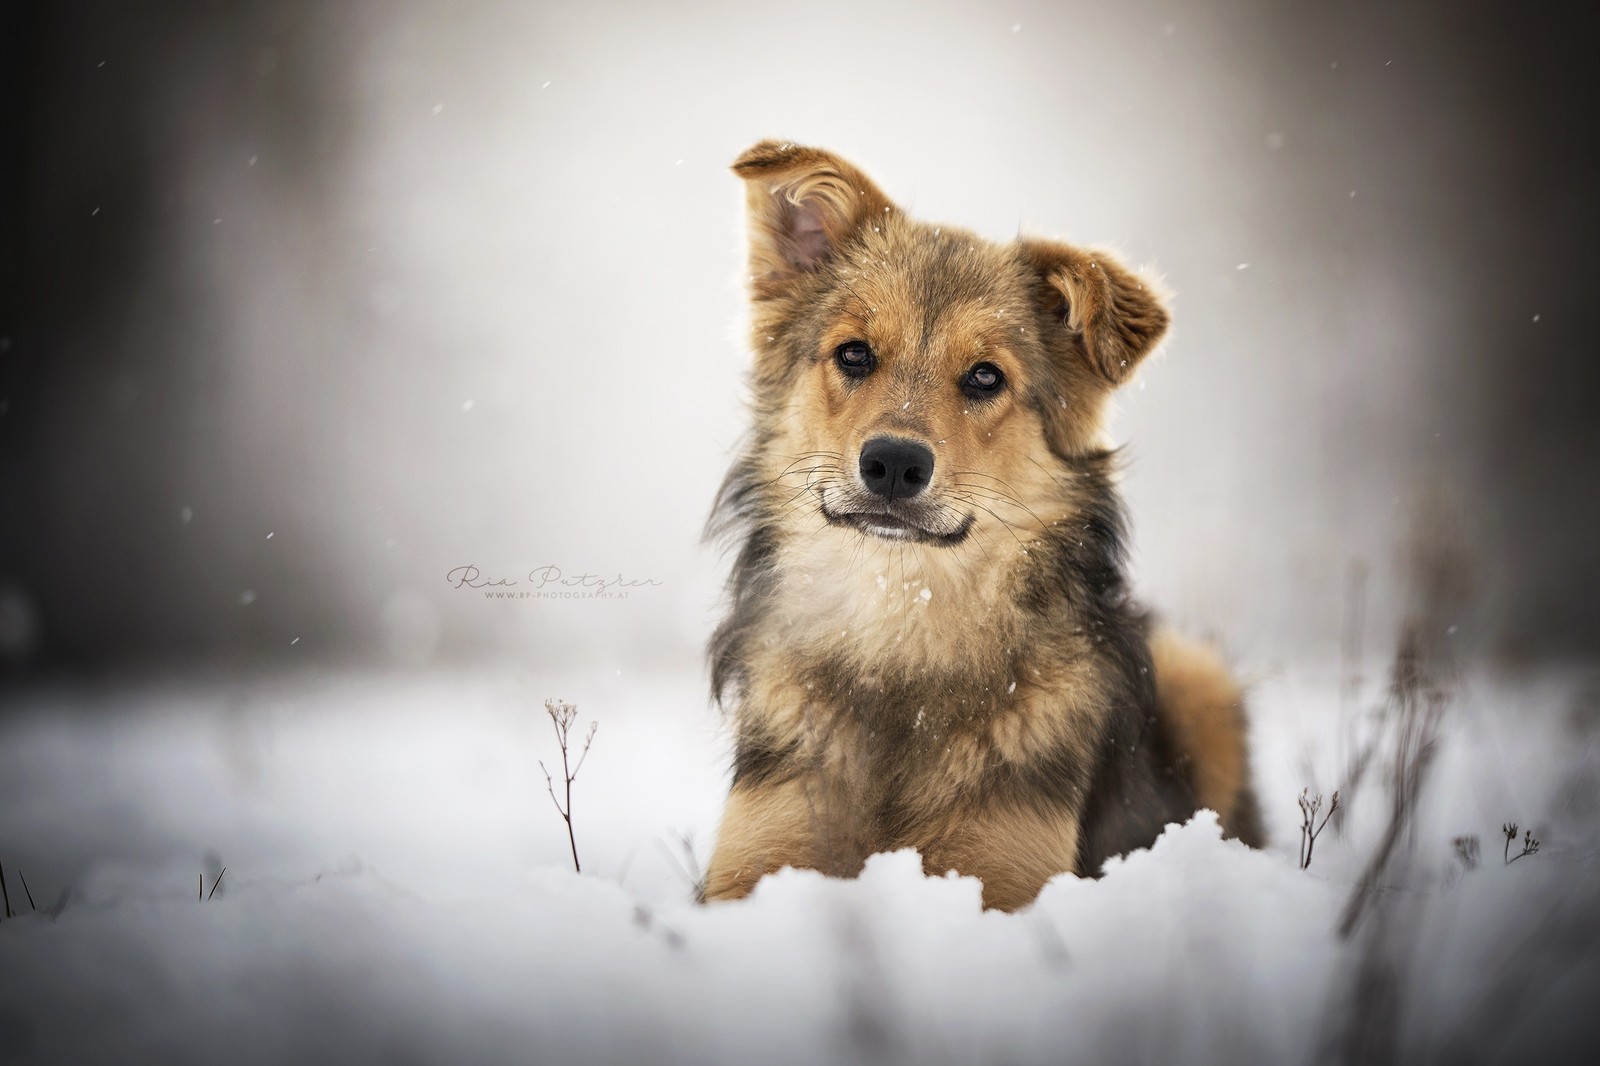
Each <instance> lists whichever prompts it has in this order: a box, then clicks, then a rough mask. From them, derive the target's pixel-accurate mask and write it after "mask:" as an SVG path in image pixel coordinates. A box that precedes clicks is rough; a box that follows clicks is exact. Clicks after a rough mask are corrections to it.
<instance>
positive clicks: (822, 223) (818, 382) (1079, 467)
mask: <svg viewBox="0 0 1600 1066" xmlns="http://www.w3.org/2000/svg"><path fill="white" fill-rule="evenodd" d="M733 169H734V172H735V173H736V174H738V175H739V176H740V177H741V178H743V179H744V181H745V183H746V187H747V191H748V200H749V213H750V214H749V230H750V234H749V236H750V289H751V297H752V301H753V305H754V311H753V319H754V320H753V330H752V339H753V344H754V349H755V367H754V373H753V376H752V387H753V391H754V408H755V427H754V432H753V434H752V436H751V438H750V440H749V441H748V443H747V445H746V446H745V448H744V450H743V451H742V452H741V454H740V455H739V457H738V459H737V461H736V462H735V464H734V466H733V469H732V470H731V471H730V472H729V474H728V478H727V481H726V482H725V483H724V485H723V487H722V490H721V492H720V494H719V496H718V500H717V505H716V508H715V510H714V512H713V515H712V523H711V530H712V532H713V533H714V534H722V535H727V536H729V537H731V538H733V539H735V540H736V542H737V544H738V556H737V561H736V563H735V566H734V571H733V576H732V578H731V580H730V583H729V591H730V599H731V601H732V603H731V610H730V613H729V615H728V617H727V619H726V620H725V621H724V622H723V623H722V625H721V627H720V628H719V629H718V630H717V633H716V636H715V637H714V638H713V640H712V643H711V662H712V685H713V689H714V692H715V694H716V697H717V699H718V700H719V701H720V702H721V703H723V705H724V706H725V707H731V709H732V711H733V715H734V718H735V722H736V726H737V752H736V755H735V759H734V774H733V787H732V791H731V793H730V795H729V797H728V804H727V809H726V812H725V813H724V816H723V822H722V829H721V833H720V836H719V839H718V841H717V849H716V853H715V855H714V856H713V858H712V861H711V865H710V868H709V870H708V871H707V881H706V887H705V895H706V898H708V899H726V898H734V897H739V896H743V895H744V894H746V893H748V892H749V891H750V889H751V887H752V886H753V885H754V884H755V882H756V881H757V880H758V879H759V878H760V877H761V876H762V875H763V874H766V873H768V872H771V871H773V870H777V869H780V868H781V867H784V866H800V867H809V868H813V869H817V870H821V871H823V872H825V873H829V874H834V875H838V876H853V875H854V874H856V873H857V872H859V870H860V869H861V866H862V863H863V862H864V861H865V859H866V857H867V856H868V855H871V854H873V853H874V852H879V851H886V850H890V849H894V848H903V847H914V848H917V849H918V850H919V851H920V852H921V854H922V862H923V867H924V869H925V870H927V871H928V872H929V873H930V874H937V873H943V872H944V871H946V870H951V869H953V870H956V871H959V872H960V873H963V874H969V875H972V876H975V877H978V878H980V879H981V880H982V881H983V899H984V903H985V905H986V906H991V907H1001V908H1005V909H1014V908H1017V907H1020V906H1023V905H1025V904H1027V903H1029V902H1030V901H1032V900H1033V898H1034V897H1035V896H1036V895H1037V894H1038V892H1039V889H1040V887H1041V886H1043V885H1044V883H1045V881H1046V880H1048V879H1049V878H1050V877H1052V876H1054V875H1055V874H1058V873H1062V872H1064V871H1073V872H1076V873H1079V874H1088V875H1093V874H1096V873H1097V872H1098V871H1099V869H1100V865H1101V863H1102V862H1103V861H1104V860H1105V859H1106V858H1107V857H1108V856H1111V855H1115V854H1118V853H1121V852H1124V851H1127V850H1129V849H1132V848H1136V847H1140V846H1143V845H1147V844H1149V843H1150V842H1151V841H1153V840H1154V839H1155V837H1156V836H1157V834H1158V833H1159V832H1160V831H1161V829H1162V827H1163V826H1164V825H1166V824H1167V823H1168V822H1172V821H1180V820H1183V819H1184V818H1186V817H1187V816H1188V815H1189V814H1191V813H1192V812H1193V811H1194V810H1195V809H1196V807H1197V806H1205V807H1210V808H1213V809H1215V810H1216V811H1217V812H1218V813H1219V814H1220V816H1221V818H1222V822H1223V825H1224V827H1225V828H1226V829H1227V830H1228V831H1229V832H1230V833H1232V834H1234V835H1237V836H1239V837H1240V838H1242V839H1244V840H1246V841H1247V842H1251V843H1256V842H1259V839H1260V828H1259V825H1258V817H1257V814H1256V810H1255V803H1254V798H1253V794H1252V792H1251V789H1250V785H1249V780H1248V767H1247V754H1246V738H1245V720H1244V713H1243V708H1242V704H1241V699H1240V693H1239V690H1238V688H1237V686H1236V685H1235V684H1234V683H1233V681H1232V680H1231V678H1230V677H1229V675H1228V673H1227V672H1226V670H1225V669H1224V668H1223V667H1222V666H1221V665H1220V664H1219V663H1218V662H1217V661H1216V659H1215V658H1214V657H1213V656H1211V655H1210V654H1209V653H1207V652H1206V651H1204V650H1202V649H1200V648H1198V647H1195V646H1193V645H1188V644H1185V643H1182V642H1180V641H1179V640H1177V639H1176V638H1174V637H1172V636H1170V635H1166V634H1160V633H1158V634H1156V636H1155V637H1154V638H1153V639H1152V637H1151V636H1150V634H1149V626H1148V623H1147V620H1146V617H1145V615H1144V614H1143V613H1142V612H1141V611H1139V610H1138V609H1137V608H1136V607H1135V606H1133V605H1132V604H1131V603H1130V602H1129V601H1128V599H1127V595H1126V590H1125V582H1124V577H1123V537H1124V529H1123V514H1122V506H1121V502H1120V500H1119V498H1118V496H1117V492H1116V488H1115V482H1114V474H1115V471H1114V465H1115V464H1114V459H1113V453H1112V451H1111V450H1110V449H1109V448H1108V446H1107V444H1106V441H1105V439H1104V436H1103V430H1102V422H1103V415H1104V410H1105V406H1106V401H1107V398H1108V397H1109V396H1110V394H1111V392H1112V390H1113V389H1115V388H1116V387H1117V386H1118V385H1119V384H1121V383H1122V382H1123V381H1125V380H1127V378H1128V377H1129V376H1130V375H1131V374H1132V373H1133V370H1134V368H1135V367H1136V366H1137V365H1138V363H1139V361H1140V360H1141V359H1142V358H1143V357H1144V356H1145V355H1146V354H1147V353H1148V352H1149V351H1150V350H1151V348H1152V347H1154V345H1155V344H1156V342H1157V341H1159V340H1160V339H1161V336H1162V334H1163V333H1164V332H1165V330H1166V327H1167V312H1166V309H1165V307H1164V306H1163V303H1162V299H1161V295H1160V293H1159V292H1158V290H1157V289H1156V287H1155V286H1154V285H1153V283H1151V282H1150V281H1148V280H1146V279H1144V278H1142V277H1140V276H1139V275H1138V274H1135V273H1133V272H1131V271H1129V270H1128V269H1127V268H1125V267H1123V266H1122V265H1121V264H1119V263H1117V262H1116V261H1115V260H1114V259H1112V258H1111V257H1110V256H1109V255H1107V254H1105V253H1103V252H1096V251H1085V250H1082V249H1079V248H1075V247H1072V246H1071V245H1067V244H1059V243H1055V242H1051V241H1043V240H1034V239H1031V238H1023V239H1019V240H1017V241H1015V242H1013V243H1011V244H1006V245H998V244H993V243H991V242H989V241H986V240H983V239H982V238H980V237H977V236H975V235H973V234H971V233H969V232H966V231H964V230H959V229H952V228H950V227H948V226H945V227H940V226H934V225H930V224H927V223H923V222H918V221H915V220H913V219H911V218H909V217H907V216H906V214H905V213H904V212H903V211H901V210H900V209H899V208H897V207H896V206H895V205H894V204H892V203H891V202H890V201H889V200H888V198H886V197H885V196H884V195H883V193H881V192H879V191H878V189H877V188H876V187H874V185H873V184H872V182H870V181H869V180H868V179H867V178H866V177H865V176H864V175H863V174H862V173H861V172H860V171H859V170H857V169H856V168H855V167H853V166H851V165H850V164H849V163H847V162H845V161H844V160H842V159H839V158H838V157H836V156H833V155H831V154H829V153H827V152H824V151H820V150H818V149H814V148H803V147H800V146H797V145H792V144H780V143H777V142H774V141H764V142H762V143H760V144H757V145H755V146H754V147H752V148H751V149H750V150H749V151H747V152H745V153H744V154H743V155H742V156H740V157H739V159H738V161H737V162H735V163H734V167H733Z"/></svg>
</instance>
